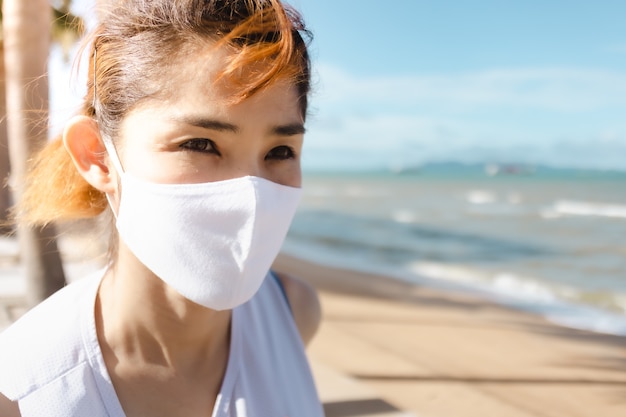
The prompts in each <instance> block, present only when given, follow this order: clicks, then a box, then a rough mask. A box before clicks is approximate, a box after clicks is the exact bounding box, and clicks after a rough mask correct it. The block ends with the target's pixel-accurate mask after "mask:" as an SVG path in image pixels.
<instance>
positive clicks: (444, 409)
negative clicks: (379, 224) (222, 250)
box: [274, 254, 626, 417]
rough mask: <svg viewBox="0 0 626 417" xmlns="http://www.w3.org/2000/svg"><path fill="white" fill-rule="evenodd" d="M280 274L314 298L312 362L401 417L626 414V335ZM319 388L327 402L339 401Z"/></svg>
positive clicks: (337, 278)
mask: <svg viewBox="0 0 626 417" xmlns="http://www.w3.org/2000/svg"><path fill="white" fill-rule="evenodd" d="M274 268H275V269H276V270H277V271H281V272H286V273H290V274H292V275H294V276H298V277H300V278H302V279H304V280H305V281H307V282H309V283H311V284H312V285H313V286H314V287H316V288H317V289H318V291H319V294H320V299H321V302H322V310H323V320H322V325H321V328H320V331H319V332H318V335H317V336H316V338H315V339H314V340H313V342H312V344H311V346H310V347H309V349H308V354H309V356H310V358H311V360H312V362H313V363H316V362H319V363H322V364H323V365H326V366H329V367H330V368H332V369H335V370H337V371H339V372H341V373H343V374H345V375H347V376H349V377H351V378H354V379H356V380H357V382H360V383H362V384H364V385H366V386H367V387H368V388H370V389H372V390H373V391H374V392H376V393H377V395H379V396H380V399H382V400H384V401H385V403H388V404H391V405H392V406H394V407H395V408H396V409H397V410H404V411H410V412H413V413H415V414H416V415H418V416H419V415H429V416H434V417H448V416H449V417H453V416H468V417H473V416H476V417H478V416H485V415H493V416H498V417H531V416H546V417H552V416H554V417H557V416H564V415H567V416H580V417H587V416H589V417H591V416H594V417H595V416H598V415H602V416H603V417H612V416H615V417H617V416H622V415H623V412H624V409H626V359H624V358H626V337H623V336H617V335H608V334H601V333H595V332H591V331H584V330H577V329H571V328H567V327H564V326H560V325H558V324H554V323H552V322H549V321H547V320H546V319H544V318H543V317H541V316H539V315H536V314H533V313H530V312H526V311H521V310H516V309H513V308H509V307H506V306H503V305H500V304H496V303H494V302H493V301H489V300H487V299H484V298H481V297H479V296H476V295H473V294H462V293H456V292H452V291H450V292H448V291H445V290H440V289H433V288H427V287H423V286H419V285H412V284H409V283H405V282H402V281H399V280H397V279H393V278H389V277H385V276H381V275H376V274H366V273H361V272H356V271H350V270H343V269H339V268H332V267H326V266H322V265H319V264H315V263H311V262H307V261H304V260H301V259H298V258H295V257H292V256H289V255H285V254H281V255H279V257H278V258H277V260H276V263H275V265H274ZM319 388H320V392H321V395H322V399H323V400H325V398H324V397H325V396H329V395H330V398H332V395H333V393H332V392H328V387H327V386H324V385H322V386H321V387H319ZM326 398H328V397H326ZM365 415H366V414H365Z"/></svg>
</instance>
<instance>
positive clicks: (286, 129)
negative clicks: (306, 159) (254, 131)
mask: <svg viewBox="0 0 626 417" xmlns="http://www.w3.org/2000/svg"><path fill="white" fill-rule="evenodd" d="M304 132H306V129H305V128H304V125H303V124H302V123H291V124H286V125H280V126H275V127H274V128H273V129H272V133H273V134H275V135H278V136H295V135H303V134H304Z"/></svg>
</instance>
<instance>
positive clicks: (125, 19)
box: [17, 0, 311, 224]
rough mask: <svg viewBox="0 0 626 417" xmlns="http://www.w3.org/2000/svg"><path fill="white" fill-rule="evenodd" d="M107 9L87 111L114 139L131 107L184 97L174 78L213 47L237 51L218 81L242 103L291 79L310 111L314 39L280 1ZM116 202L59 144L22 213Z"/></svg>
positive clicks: (88, 210) (92, 211)
mask: <svg viewBox="0 0 626 417" xmlns="http://www.w3.org/2000/svg"><path fill="white" fill-rule="evenodd" d="M102 15H103V17H102V21H101V23H100V24H99V25H98V26H97V28H96V29H95V30H94V32H93V33H92V34H91V36H90V37H89V38H88V40H89V45H90V48H91V54H90V59H89V67H88V68H89V71H88V80H87V94H86V96H85V99H84V102H83V106H82V114H84V115H86V116H89V117H92V118H94V119H95V120H96V121H97V122H98V125H99V127H100V131H101V133H102V134H104V135H106V136H108V137H110V138H112V139H113V140H116V139H117V137H118V132H119V127H120V124H121V121H122V120H123V118H124V117H125V116H126V114H128V112H129V111H130V110H132V109H133V108H135V107H136V106H137V105H139V104H140V103H142V102H143V101H146V100H166V99H167V98H168V96H171V95H172V94H174V93H175V92H174V91H172V90H171V88H170V86H169V84H168V83H169V76H170V75H174V74H176V70H177V68H178V69H179V68H180V67H179V66H180V65H184V64H183V63H182V62H183V60H182V58H185V57H186V56H189V54H192V53H197V52H198V51H199V50H202V49H205V48H206V50H208V51H210V49H208V48H216V47H225V49H226V50H227V51H228V53H229V55H228V57H227V60H226V64H225V66H224V68H223V69H222V71H221V72H220V73H219V74H217V79H218V80H222V79H225V80H227V81H229V82H231V84H232V85H233V86H234V87H236V88H235V92H234V93H233V97H232V100H233V101H234V102H237V101H241V100H245V99H246V98H248V97H250V96H252V95H254V94H255V93H257V92H258V91H260V90H262V89H263V88H265V87H267V86H268V85H271V84H272V83H273V82H275V81H277V80H285V79H287V80H290V81H291V82H293V83H294V85H295V86H296V88H297V91H298V94H299V104H300V109H301V112H302V115H303V117H305V116H306V112H307V96H308V93H309V90H310V78H311V74H310V60H309V55H308V52H307V44H308V40H309V38H310V35H309V33H308V31H307V30H306V28H305V26H304V23H303V22H302V19H301V17H300V15H299V14H298V13H297V12H296V11H295V10H294V9H292V8H290V7H289V6H287V5H284V4H282V3H281V1H280V0H149V1H146V0H121V1H119V2H117V3H114V5H113V6H112V7H111V8H110V9H109V10H108V12H104V13H102ZM94 69H95V70H94ZM107 206H108V205H107V202H106V198H105V196H104V194H103V193H101V192H100V191H98V190H96V189H94V188H93V187H92V186H91V185H89V184H88V183H87V182H86V181H85V180H84V179H83V178H82V176H80V174H79V173H78V172H77V171H76V169H75V168H74V165H73V162H72V161H71V159H70V156H69V154H68V153H67V151H66V150H65V148H64V147H63V145H62V142H61V141H60V140H55V141H52V142H51V143H49V144H48V145H47V146H46V147H45V148H44V149H43V150H42V151H41V152H40V153H39V154H38V156H37V157H36V158H35V159H34V161H33V165H32V170H31V172H30V175H29V176H28V178H27V187H26V189H25V190H24V193H23V197H22V201H21V202H19V205H18V210H17V213H18V218H19V219H20V220H22V221H25V222H27V223H30V224H46V223H48V222H52V221H57V220H72V219H77V218H86V217H93V216H96V215H98V214H99V213H101V212H103V211H104V210H105V209H106V208H107Z"/></svg>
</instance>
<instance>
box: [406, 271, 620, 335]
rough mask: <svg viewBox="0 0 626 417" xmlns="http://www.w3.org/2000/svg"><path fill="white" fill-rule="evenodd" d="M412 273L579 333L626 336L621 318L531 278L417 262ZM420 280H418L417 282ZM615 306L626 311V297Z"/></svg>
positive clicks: (572, 292)
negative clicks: (582, 331)
mask: <svg viewBox="0 0 626 417" xmlns="http://www.w3.org/2000/svg"><path fill="white" fill-rule="evenodd" d="M409 268H410V270H411V271H412V272H413V273H415V274H417V276H418V277H421V278H422V279H427V280H432V281H437V282H438V285H439V286H443V287H446V286H450V285H451V286H452V287H451V288H454V286H458V288H459V289H462V290H466V291H469V292H474V293H478V294H480V295H481V296H485V297H487V298H489V299H491V300H492V301H494V302H497V303H501V304H504V305H508V306H511V307H516V308H520V309H522V310H527V311H531V312H534V313H537V314H540V315H542V316H544V317H545V318H547V319H548V320H550V321H552V322H555V323H558V324H561V325H564V326H568V327H573V328H578V329H585V330H591V331H597V332H604V333H611V334H620V335H626V318H625V317H624V316H623V315H622V314H618V313H612V312H610V311H607V310H603V309H599V308H595V307H593V306H588V305H584V304H581V303H580V296H581V293H579V291H577V290H576V289H573V288H569V287H565V286H556V285H548V284H545V283H542V282H540V281H539V280H537V279H534V278H532V277H524V276H520V275H516V274H513V273H509V272H500V273H491V272H489V271H485V270H479V269H474V268H469V267H466V266H455V265H443V264H436V263H427V262H414V263H412V264H411V265H410V267H409ZM418 280H419V279H418ZM612 299H613V302H614V303H616V304H617V306H619V307H620V308H623V309H624V311H626V303H625V304H623V303H624V302H626V295H614V297H612Z"/></svg>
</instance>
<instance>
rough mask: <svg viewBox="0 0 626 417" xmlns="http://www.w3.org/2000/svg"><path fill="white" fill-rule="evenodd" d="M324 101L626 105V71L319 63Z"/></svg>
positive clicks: (564, 108)
mask: <svg viewBox="0 0 626 417" xmlns="http://www.w3.org/2000/svg"><path fill="white" fill-rule="evenodd" d="M318 73H319V77H320V87H321V90H322V91H321V92H320V94H319V97H318V98H319V99H320V101H321V102H323V103H324V104H329V105H333V104H340V103H344V102H346V101H350V102H355V101H360V100H365V101H366V102H368V103H378V104H380V105H399V104H401V105H404V106H407V105H441V104H444V105H446V106H449V107H450V108H459V107H461V106H465V107H466V108H467V106H476V105H478V106H508V107H514V108H533V109H540V110H549V111H561V112H585V111H591V110H596V109H601V108H603V107H607V106H616V105H619V106H626V73H620V72H615V71H606V70H580V69H568V68H520V69H494V70H486V71H480V72H472V73H461V74H447V75H415V76H404V77H358V76H354V75H351V74H349V73H347V72H345V71H343V70H341V69H338V68H334V67H332V66H329V65H324V64H321V65H319V66H318Z"/></svg>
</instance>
